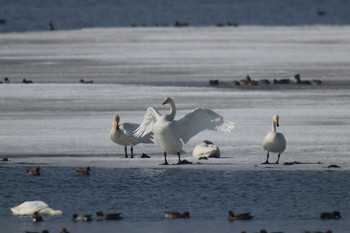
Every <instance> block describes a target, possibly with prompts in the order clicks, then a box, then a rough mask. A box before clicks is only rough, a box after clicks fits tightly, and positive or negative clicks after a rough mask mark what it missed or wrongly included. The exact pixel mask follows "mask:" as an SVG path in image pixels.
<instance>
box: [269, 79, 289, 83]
mask: <svg viewBox="0 0 350 233" xmlns="http://www.w3.org/2000/svg"><path fill="white" fill-rule="evenodd" d="M290 83H291V82H290V80H289V79H274V80H273V84H290Z"/></svg>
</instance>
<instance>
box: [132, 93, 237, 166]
mask: <svg viewBox="0 0 350 233" xmlns="http://www.w3.org/2000/svg"><path fill="white" fill-rule="evenodd" d="M163 105H169V107H170V111H169V113H168V114H164V115H162V114H160V113H159V112H158V111H157V110H156V109H154V108H153V107H148V109H147V111H146V114H145V116H144V119H143V122H142V123H141V124H140V126H139V127H138V128H137V129H136V130H135V132H134V135H135V136H136V137H140V136H144V135H146V134H148V133H150V132H153V134H154V136H155V139H156V141H157V145H158V147H159V149H160V150H161V151H162V152H163V155H164V163H163V165H169V163H168V161H167V154H175V155H177V156H178V163H177V164H182V163H181V158H180V155H181V153H185V151H184V150H183V149H182V146H183V143H187V142H188V141H189V140H190V139H191V138H192V137H193V136H195V135H196V134H198V133H199V132H201V131H203V130H205V129H209V130H215V131H219V132H231V131H232V130H233V129H234V123H233V122H231V121H228V120H225V119H224V118H223V117H222V116H221V115H219V114H217V113H216V112H214V111H213V110H210V109H202V108H197V109H195V110H194V111H192V112H190V113H188V114H187V115H185V116H184V117H182V118H181V119H179V120H175V115H176V107H175V102H174V101H173V100H172V99H171V98H170V97H165V98H164V101H163Z"/></svg>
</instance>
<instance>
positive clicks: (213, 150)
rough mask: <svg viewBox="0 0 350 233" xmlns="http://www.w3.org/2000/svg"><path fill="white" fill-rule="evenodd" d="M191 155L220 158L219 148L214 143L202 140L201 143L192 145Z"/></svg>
mask: <svg viewBox="0 0 350 233" xmlns="http://www.w3.org/2000/svg"><path fill="white" fill-rule="evenodd" d="M192 156H193V157H195V158H197V159H199V158H203V157H205V158H220V150H219V147H217V146H216V145H215V144H214V143H212V142H211V141H208V140H203V141H202V143H200V144H198V145H197V146H195V147H194V149H193V152H192Z"/></svg>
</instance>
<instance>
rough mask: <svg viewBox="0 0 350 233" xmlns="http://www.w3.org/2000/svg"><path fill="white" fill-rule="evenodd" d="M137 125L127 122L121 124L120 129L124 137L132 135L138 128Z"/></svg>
mask: <svg viewBox="0 0 350 233" xmlns="http://www.w3.org/2000/svg"><path fill="white" fill-rule="evenodd" d="M139 126H140V125H139V124H136V123H129V122H125V123H123V124H121V126H120V129H121V130H123V132H124V133H125V134H126V135H133V133H134V131H135V130H136V129H137V128H138V127H139Z"/></svg>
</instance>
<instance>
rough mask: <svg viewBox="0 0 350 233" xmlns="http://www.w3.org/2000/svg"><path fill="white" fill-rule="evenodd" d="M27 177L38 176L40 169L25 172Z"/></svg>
mask: <svg viewBox="0 0 350 233" xmlns="http://www.w3.org/2000/svg"><path fill="white" fill-rule="evenodd" d="M27 175H28V176H40V167H35V168H32V169H29V170H27Z"/></svg>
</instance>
